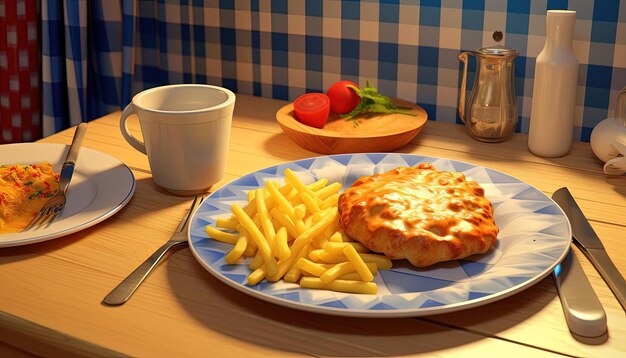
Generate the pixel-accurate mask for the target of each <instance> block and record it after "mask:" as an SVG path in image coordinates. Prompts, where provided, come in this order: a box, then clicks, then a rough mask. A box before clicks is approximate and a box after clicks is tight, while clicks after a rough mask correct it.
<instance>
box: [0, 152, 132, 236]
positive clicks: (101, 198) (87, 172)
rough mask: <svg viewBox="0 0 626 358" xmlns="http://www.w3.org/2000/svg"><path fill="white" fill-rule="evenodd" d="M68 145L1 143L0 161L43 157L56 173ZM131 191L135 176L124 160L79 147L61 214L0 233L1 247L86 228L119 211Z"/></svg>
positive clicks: (35, 160) (32, 160) (27, 161)
mask: <svg viewBox="0 0 626 358" xmlns="http://www.w3.org/2000/svg"><path fill="white" fill-rule="evenodd" d="M68 149H69V146H67V145H63V144H47V143H20V144H8V145H0V165H11V164H35V163H41V162H42V161H46V162H48V163H50V164H52V167H53V169H54V171H55V173H59V172H60V169H61V165H62V164H63V161H64V159H65V155H66V153H67V150H68ZM134 192H135V177H134V175H133V173H132V172H131V170H130V169H129V168H128V167H127V166H126V165H125V164H124V163H122V162H120V161H119V160H117V159H115V158H113V157H111V156H110V155H108V154H104V153H102V152H98V151H96V150H93V149H89V148H81V150H80V153H79V155H78V161H77V163H76V167H75V169H74V175H73V176H72V181H71V182H70V186H69V187H68V190H67V203H66V205H65V209H64V210H63V213H62V214H61V216H59V217H58V218H57V219H56V220H55V221H54V222H53V223H52V224H50V226H48V227H46V228H42V229H38V230H30V231H25V232H16V233H9V234H0V247H9V246H19V245H26V244H32V243H36V242H41V241H46V240H50V239H55V238H58V237H61V236H65V235H69V234H72V233H75V232H77V231H80V230H83V229H86V228H88V227H90V226H93V225H95V224H97V223H99V222H101V221H103V220H105V219H107V218H108V217H110V216H111V215H113V214H115V213H116V212H118V211H119V210H120V209H121V208H123V207H124V205H126V203H128V201H129V200H130V198H132V196H133V194H134Z"/></svg>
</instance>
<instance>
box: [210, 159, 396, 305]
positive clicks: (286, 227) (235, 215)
mask: <svg viewBox="0 0 626 358" xmlns="http://www.w3.org/2000/svg"><path fill="white" fill-rule="evenodd" d="M340 189H341V184H340V183H330V184H328V180H326V179H320V180H318V181H317V182H315V183H312V184H308V185H306V184H304V183H302V181H300V179H298V176H297V175H296V173H294V172H293V171H292V170H290V169H286V170H285V184H284V185H282V186H280V184H279V183H278V182H275V181H268V182H266V184H265V187H264V188H258V189H256V190H251V191H250V192H249V193H248V203H247V204H246V205H243V207H241V206H239V205H237V204H233V205H232V207H231V211H232V215H231V216H229V217H224V218H218V219H217V222H216V225H215V226H216V227H213V226H207V227H206V232H207V234H208V235H209V237H211V238H213V239H215V240H217V241H220V242H225V243H230V244H233V245H234V246H233V248H232V250H231V251H230V252H229V253H228V254H227V255H226V257H225V261H226V263H228V264H237V263H242V262H243V260H242V258H248V267H249V268H250V270H251V273H250V274H249V275H248V277H247V283H248V285H250V286H253V285H256V284H258V283H259V282H261V281H262V280H264V279H266V280H267V281H270V282H276V281H278V280H281V279H282V280H285V281H286V282H294V283H298V284H299V285H300V286H301V287H305V288H312V289H325V290H332V291H340V292H349V293H362V294H375V293H376V292H377V287H376V283H374V282H372V281H373V280H374V276H376V275H377V273H378V270H379V269H390V268H391V265H392V264H391V260H390V259H389V258H388V257H386V256H384V255H378V254H373V253H370V252H369V250H368V249H367V248H366V247H365V246H363V245H362V244H360V243H358V242H354V241H352V240H350V238H348V237H347V236H346V235H345V234H344V233H343V232H342V231H341V230H340V229H339V228H340V226H339V211H338V208H337V201H338V198H339V190H340ZM220 229H225V230H229V231H231V232H226V231H222V230H220ZM233 232H236V233H233Z"/></svg>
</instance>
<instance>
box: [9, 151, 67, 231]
mask: <svg viewBox="0 0 626 358" xmlns="http://www.w3.org/2000/svg"><path fill="white" fill-rule="evenodd" d="M58 190H59V176H58V174H55V173H54V171H53V170H52V165H50V164H49V163H46V162H44V163H42V164H32V165H22V164H17V165H3V166H0V233H9V232H17V231H20V230H22V229H23V228H24V227H26V225H27V224H28V222H29V221H30V220H31V219H32V218H33V217H34V216H35V214H36V213H37V212H39V210H40V209H41V207H42V206H43V204H44V203H45V201H46V200H47V199H48V198H49V197H51V196H53V195H54V194H56V193H57V192H58Z"/></svg>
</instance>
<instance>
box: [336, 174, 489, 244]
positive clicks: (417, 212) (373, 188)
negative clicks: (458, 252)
mask: <svg viewBox="0 0 626 358" xmlns="http://www.w3.org/2000/svg"><path fill="white" fill-rule="evenodd" d="M342 197H343V198H342V199H341V202H342V207H343V208H344V210H346V211H349V210H347V209H346V208H352V207H359V206H362V207H365V208H367V210H362V211H361V215H364V216H365V217H363V218H362V219H363V222H365V223H366V229H367V231H369V232H374V231H375V230H377V229H378V228H380V227H386V228H388V229H390V230H391V231H394V232H400V233H402V235H403V236H404V237H407V238H409V237H432V238H433V239H436V240H456V239H459V238H460V239H463V237H469V236H472V237H475V236H476V235H477V233H476V230H477V228H478V229H479V230H480V231H482V232H488V233H493V235H494V237H495V235H497V232H498V229H497V227H496V226H495V223H494V221H493V208H492V206H491V203H490V202H489V201H488V200H487V199H486V198H485V197H484V190H483V189H482V188H481V187H480V186H479V185H478V184H477V183H476V182H474V181H467V180H466V179H465V176H464V175H463V174H462V173H458V172H446V171H437V170H435V169H434V168H433V166H432V165H431V164H430V163H422V164H420V165H419V166H417V167H411V168H406V167H400V168H396V169H394V170H391V171H389V172H386V173H383V174H376V175H372V176H368V177H363V178H360V179H359V180H357V181H356V182H355V183H354V184H353V185H352V187H350V188H349V189H347V190H346V191H345V192H344V193H343V194H342ZM348 220H350V218H349V214H348V213H346V215H342V225H344V227H346V225H348V222H347V221H348Z"/></svg>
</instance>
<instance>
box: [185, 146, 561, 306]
mask: <svg viewBox="0 0 626 358" xmlns="http://www.w3.org/2000/svg"><path fill="white" fill-rule="evenodd" d="M422 162H430V163H432V164H433V165H434V166H435V168H437V169H438V170H448V171H458V172H461V173H463V174H465V176H466V177H467V178H468V179H471V180H475V181H476V182H478V183H479V184H480V185H481V186H482V187H483V188H484V189H485V197H487V199H489V200H490V201H491V202H492V204H493V206H494V208H495V209H494V217H495V220H496V224H497V225H498V227H499V228H500V232H499V234H498V242H497V243H496V245H495V247H494V249H492V250H490V251H489V252H487V253H485V254H483V255H474V256H471V257H467V258H465V259H462V260H455V261H449V262H442V263H439V264H436V265H432V266H429V267H425V268H416V267H413V266H411V265H410V264H408V263H407V261H406V260H399V261H394V267H393V268H392V269H391V270H381V271H380V272H379V275H377V276H376V277H375V279H374V281H375V282H376V284H377V286H378V294H376V295H364V294H350V293H342V292H332V291H326V290H313V289H306V288H301V287H300V286H298V285H297V284H293V283H288V282H285V281H279V282H276V283H270V282H267V281H265V280H264V281H262V282H260V283H259V284H258V285H256V286H248V285H247V283H246V277H247V276H248V275H249V274H250V270H249V269H248V266H247V265H246V264H237V265H229V264H227V263H226V262H225V260H224V256H225V255H226V254H227V253H228V252H229V251H230V250H231V249H232V245H229V244H224V243H221V242H218V241H215V240H212V239H210V238H209V237H208V235H207V233H206V231H205V227H206V226H207V225H212V226H214V225H215V221H216V219H217V218H218V217H230V215H231V212H230V206H231V205H232V204H233V203H238V204H243V203H246V198H247V195H246V193H247V191H248V190H251V189H256V188H258V187H262V186H264V185H265V181H266V180H277V181H282V179H284V175H283V173H284V171H285V169H286V168H290V169H291V170H293V171H294V172H295V173H296V175H298V177H299V178H300V179H301V180H302V181H303V182H305V183H311V182H313V181H315V180H317V179H319V178H327V179H328V180H329V182H339V183H341V184H342V186H343V188H342V190H345V189H346V188H348V187H349V186H350V185H352V183H354V181H355V180H356V179H358V178H359V177H361V176H364V175H371V174H374V173H382V172H386V171H388V170H391V169H394V168H396V167H399V166H414V165H417V164H419V163H422ZM570 242H571V229H570V225H569V222H568V221H567V217H566V216H565V214H564V213H563V211H562V210H561V208H560V207H559V206H558V205H557V204H556V203H555V202H554V201H552V200H551V199H550V198H549V197H547V196H546V195H545V194H544V193H542V192H541V191H540V190H538V189H536V188H535V187H533V186H532V185H529V184H527V183H524V182H522V181H521V180H519V179H516V178H513V177H511V176H509V175H507V174H504V173H501V172H498V171H495V170H492V169H489V168H485V167H482V166H479V165H474V164H470V163H464V162H458V161H455V160H449V159H444V158H436V157H425V156H419V155H411V154H396V153H367V154H343V155H331V156H323V157H316V158H309V159H303V160H298V161H295V162H290V163H284V164H280V165H277V166H273V167H269V168H266V169H263V170H259V171H256V172H253V173H250V174H248V175H245V176H243V177H241V178H239V179H237V180H235V181H233V182H231V183H229V184H227V185H225V186H223V187H221V188H220V189H218V190H216V191H215V192H214V193H212V194H211V195H210V196H209V197H208V198H207V199H206V200H205V201H204V202H202V205H201V206H200V207H199V208H198V210H196V212H195V213H194V215H193V217H192V219H191V223H190V225H189V244H190V246H191V250H192V252H193V254H194V255H195V257H196V259H198V261H199V262H200V264H201V265H202V266H203V267H204V268H206V269H207V270H208V271H209V272H210V273H212V274H213V275H215V277H217V278H218V279H219V280H221V281H222V282H224V283H226V284H227V285H229V286H232V287H234V288H235V289H237V290H239V291H241V292H244V293H246V294H248V295H251V296H253V297H256V298H259V299H262V300H265V301H268V302H272V303H275V304H278V305H282V306H286V307H290V308H296V309H301V310H305V311H310V312H317V313H325V314H331V315H338V316H356V317H406V316H425V315H433V314H440V313H448V312H454V311H458V310H462V309H467V308H470V307H476V306H480V305H484V304H487V303H490V302H494V301H497V300H501V299H503V298H505V297H508V296H510V295H512V294H515V293H517V292H520V291H522V290H524V289H526V288H528V287H530V286H532V285H533V284H535V283H537V282H539V281H540V280H541V279H543V278H544V277H546V276H547V275H549V274H550V273H551V272H552V270H554V268H555V266H556V265H557V264H558V263H559V262H561V260H562V259H563V258H564V257H565V255H566V254H567V252H568V251H569V248H570ZM250 260H251V259H246V260H245V261H244V262H245V263H249V262H250Z"/></svg>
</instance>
